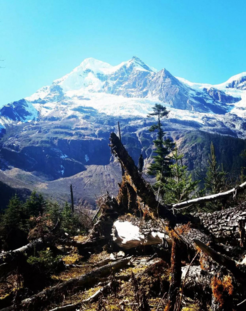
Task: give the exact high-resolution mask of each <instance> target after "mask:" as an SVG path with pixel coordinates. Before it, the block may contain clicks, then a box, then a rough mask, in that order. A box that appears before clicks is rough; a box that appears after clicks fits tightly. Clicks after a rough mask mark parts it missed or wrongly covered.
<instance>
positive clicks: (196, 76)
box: [0, 0, 246, 106]
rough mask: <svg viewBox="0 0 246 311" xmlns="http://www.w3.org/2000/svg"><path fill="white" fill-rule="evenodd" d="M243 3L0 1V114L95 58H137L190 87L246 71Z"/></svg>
mask: <svg viewBox="0 0 246 311" xmlns="http://www.w3.org/2000/svg"><path fill="white" fill-rule="evenodd" d="M245 17H246V2H245V1H244V0H238V1H236V2H232V1H229V0H223V1H222V0H213V1H212V0H210V1H208V0H207V1H205V0H200V1H199V0H196V1H194V0H169V1H166V0H0V60H1V61H0V66H1V67H3V68H0V106H2V105H4V104H7V103H8V102H11V101H14V100H18V99H20V98H23V97H26V96H29V95H31V94H32V93H34V92H35V91H36V90H37V89H38V88H40V87H42V86H44V85H49V84H50V83H51V82H52V81H53V80H55V79H57V78H60V77H62V76H63V75H65V74H67V73H68V72H70V71H71V70H72V69H73V68H74V67H76V66H78V65H79V64H80V63H81V62H82V61H83V59H85V58H87V57H94V58H97V59H100V60H102V61H106V62H109V63H110V64H112V65H116V64H119V63H120V62H122V61H126V60H128V59H130V58H131V57H132V56H138V57H139V58H140V59H142V60H143V61H144V62H145V63H147V64H148V65H149V66H152V67H155V68H156V69H162V68H166V69H167V70H169V71H170V72H171V73H172V74H173V75H175V76H179V77H183V78H185V79H187V80H190V81H192V82H206V83H214V84H215V83H221V82H224V81H225V80H227V79H228V78H229V77H231V76H232V75H235V74H237V73H240V72H243V71H246V57H245V55H246V23H245Z"/></svg>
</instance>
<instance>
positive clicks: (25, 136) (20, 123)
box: [0, 57, 246, 204]
mask: <svg viewBox="0 0 246 311" xmlns="http://www.w3.org/2000/svg"><path fill="white" fill-rule="evenodd" d="M245 81H246V73H242V74H239V75H236V76H234V77H232V78H230V79H229V80H228V81H226V82H225V83H222V84H219V85H210V84H199V83H192V82H189V81H187V80H185V79H183V78H177V77H174V76H173V75H172V74H171V73H170V72H169V71H168V70H166V69H162V70H160V71H157V70H155V69H153V68H151V67H150V66H148V65H146V64H145V63H144V62H143V61H141V60H140V59H139V58H137V57H133V58H132V59H130V60H129V61H126V62H123V63H121V64H119V65H117V66H111V65H110V64H107V63H105V62H102V61H99V60H95V59H92V58H89V59H86V60H84V61H83V62H82V63H81V64H80V65H79V66H78V67H76V68H75V69H74V70H73V71H72V72H70V73H69V74H67V75H65V76H64V77H62V78H60V79H57V80H55V81H54V82H53V83H52V84H51V85H50V86H45V87H43V88H41V89H40V90H38V91H37V92H36V93H34V94H33V95H31V96H30V97H27V98H25V99H21V100H19V101H15V102H13V103H10V104H8V105H6V106H4V107H2V108H1V109H0V132H1V133H2V139H1V142H0V169H2V170H4V174H5V175H6V176H8V175H9V174H10V172H12V171H13V168H18V169H19V170H20V171H22V172H23V173H21V175H23V176H25V178H27V179H28V180H29V178H30V176H29V175H28V174H26V172H28V173H30V174H32V178H31V180H32V181H33V185H32V187H31V185H30V184H29V186H28V187H29V188H30V189H33V188H35V186H37V187H38V188H39V189H43V190H44V189H46V186H40V185H41V184H43V183H44V184H46V183H48V184H47V185H48V186H47V187H48V188H47V189H48V190H47V192H48V193H49V194H50V191H49V189H51V188H52V189H53V190H54V191H53V192H54V193H55V196H56V197H58V198H59V196H60V197H62V198H63V199H64V197H66V195H64V191H65V190H64V188H63V186H62V185H64V184H66V182H68V181H69V182H73V181H74V182H75V183H76V184H78V180H80V182H81V185H83V186H82V188H83V189H81V192H78V193H77V196H78V201H80V202H82V201H83V202H85V201H86V200H87V202H90V203H88V204H91V202H92V201H93V199H92V197H95V193H94V192H93V191H92V193H93V194H91V193H90V191H91V189H87V190H86V185H88V184H89V185H90V187H92V184H91V182H89V178H91V181H93V184H97V185H98V186H97V189H99V188H100V187H99V185H100V183H101V184H102V185H103V187H104V188H106V189H107V186H105V185H106V184H107V183H105V181H104V179H105V177H104V176H105V172H104V169H103V168H104V167H107V168H108V169H109V170H110V171H111V173H112V174H111V175H112V176H116V175H117V176H120V170H119V171H118V172H117V173H114V172H115V171H117V170H116V169H112V167H111V165H113V163H114V162H113V161H114V159H113V158H112V156H111V154H110V149H109V147H108V137H109V135H110V132H112V131H115V132H116V131H118V128H117V123H118V121H119V122H120V125H121V130H122V139H123V143H124V144H125V145H126V146H127V149H128V151H129V152H130V154H131V156H132V157H133V158H134V160H135V161H136V162H137V161H138V157H139V154H140V153H143V155H144V158H145V167H146V165H147V164H148V163H149V162H150V159H151V156H152V153H153V146H152V141H153V139H154V136H153V135H152V136H151V135H150V133H149V132H148V128H149V126H151V124H153V123H154V122H155V120H154V119H151V118H150V119H147V118H146V116H147V114H148V113H150V112H151V111H152V108H153V106H154V105H155V103H160V104H162V105H164V106H166V107H167V109H168V110H169V111H170V113H169V116H168V119H165V120H163V125H164V128H165V131H166V132H167V136H169V137H170V138H172V139H173V140H175V141H177V143H178V144H179V146H182V148H181V152H184V153H185V161H186V163H187V165H188V167H189V169H190V170H193V169H194V167H195V166H197V164H199V163H202V165H203V166H204V165H206V159H207V158H206V157H207V154H208V152H209V150H208V149H209V145H210V141H208V140H209V139H210V140H213V139H215V138H214V137H215V136H214V135H210V134H220V135H222V137H224V140H223V141H224V142H223V144H222V145H226V143H225V141H229V140H230V139H232V138H230V139H228V136H231V137H234V138H235V139H236V138H243V139H245V138H246V132H245V129H246V120H245V117H246V109H245V108H246V89H245V87H244V83H245ZM194 131H195V133H196V134H195V135H196V136H197V137H201V135H205V134H201V133H204V132H206V133H209V134H207V136H206V137H207V138H206V139H205V140H206V144H205V145H206V148H205V147H203V145H202V144H201V142H202V141H203V140H204V139H200V138H199V139H198V138H197V139H195V140H197V142H196V144H195V147H194V146H193V145H192V144H191V143H190V142H191V141H192V140H193V137H194V135H189V133H191V132H192V133H193V132H194ZM185 137H186V138H185ZM221 139H222V138H221ZM181 140H182V141H185V144H186V145H187V146H189V148H185V146H184V145H182V144H181ZM232 141H233V140H232ZM237 141H238V143H237V144H238V145H240V146H241V147H240V148H239V147H238V148H234V150H233V151H232V152H231V153H230V157H232V158H233V157H234V158H235V159H237V161H238V163H239V162H240V161H239V160H238V159H239V153H241V151H242V150H243V148H244V144H242V143H241V140H237ZM199 144H201V145H199ZM229 148H230V146H229ZM224 152H226V151H224ZM201 153H205V155H202V154H201ZM228 154H229V153H228ZM189 158H190V159H192V161H193V164H192V162H191V160H189ZM204 159H205V160H204ZM223 161H227V160H226V159H224V160H223ZM227 162H228V161H227ZM240 163H241V162H240ZM228 167H229V168H228V169H229V170H231V169H232V168H231V167H230V165H228ZM89 172H90V173H89ZM94 173H95V176H96V177H95V178H94ZM78 174H81V175H80V177H79V178H78ZM88 174H89V175H88ZM37 175H38V176H42V178H41V179H42V180H41V181H40V182H39V181H37V180H36V176H37ZM111 175H110V176H111ZM74 176H76V177H74ZM88 176H90V177H88ZM14 178H16V180H18V177H17V176H16V175H15V177H14ZM113 179H114V180H115V184H114V185H113V186H112V187H114V186H115V185H116V184H117V182H116V180H117V181H118V179H117V178H116V177H113ZM0 180H1V177H0ZM82 180H83V181H82ZM84 180H87V182H84ZM56 181H59V183H56ZM53 182H54V184H53ZM58 184H60V185H61V187H57V186H56V185H58ZM97 189H96V190H97ZM83 190H84V192H83ZM100 191H101V190H100ZM110 191H111V193H113V189H111V188H110ZM59 192H60V194H59ZM83 194H84V196H85V197H84V198H83V199H81V198H82V197H83ZM81 200H82V201H81ZM86 204H87V203H86Z"/></svg>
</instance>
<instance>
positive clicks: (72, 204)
mask: <svg viewBox="0 0 246 311" xmlns="http://www.w3.org/2000/svg"><path fill="white" fill-rule="evenodd" d="M70 195H71V211H72V213H74V199H73V185H72V184H71V185H70Z"/></svg>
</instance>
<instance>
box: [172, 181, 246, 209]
mask: <svg viewBox="0 0 246 311" xmlns="http://www.w3.org/2000/svg"><path fill="white" fill-rule="evenodd" d="M245 188H246V182H244V183H242V184H241V185H239V186H236V187H234V188H232V189H230V190H228V191H225V192H221V193H217V194H211V195H207V196H204V197H200V198H196V199H192V200H188V201H184V202H181V203H176V204H172V205H171V207H172V208H175V209H179V208H183V207H186V206H188V205H192V204H198V203H204V202H210V201H214V200H221V199H224V198H227V197H229V196H231V195H233V198H234V197H236V195H237V194H238V193H240V192H242V191H243V190H244V189H245Z"/></svg>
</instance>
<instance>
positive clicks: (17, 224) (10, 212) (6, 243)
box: [0, 195, 29, 249]
mask: <svg viewBox="0 0 246 311" xmlns="http://www.w3.org/2000/svg"><path fill="white" fill-rule="evenodd" d="M28 219H29V217H28V215H27V213H26V210H25V208H24V205H23V203H22V202H21V201H20V200H19V198H18V197H17V195H15V196H14V197H12V198H11V199H10V201H9V205H8V208H7V209H6V210H5V213H4V215H3V216H2V221H1V226H0V234H1V241H2V244H3V247H4V248H5V249H14V248H18V247H20V246H22V245H24V244H25V243H26V242H27V233H28Z"/></svg>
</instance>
